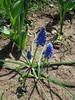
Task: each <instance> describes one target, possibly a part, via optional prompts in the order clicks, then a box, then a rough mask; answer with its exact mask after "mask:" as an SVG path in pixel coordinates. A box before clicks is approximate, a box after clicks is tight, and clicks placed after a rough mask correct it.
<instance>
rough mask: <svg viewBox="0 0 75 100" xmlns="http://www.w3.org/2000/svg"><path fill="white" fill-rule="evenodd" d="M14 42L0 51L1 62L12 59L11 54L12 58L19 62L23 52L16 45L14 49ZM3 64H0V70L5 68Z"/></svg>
mask: <svg viewBox="0 0 75 100" xmlns="http://www.w3.org/2000/svg"><path fill="white" fill-rule="evenodd" d="M12 46H13V42H12V41H10V42H9V43H8V44H7V45H6V46H4V47H3V48H2V49H1V50H0V59H1V60H5V59H6V58H10V56H9V54H10V53H11V54H12V56H13V57H14V58H15V59H16V60H18V59H19V58H20V56H21V51H20V50H19V49H18V47H17V46H16V45H14V47H13V49H12ZM3 64H4V63H3V62H0V69H1V68H2V66H3Z"/></svg>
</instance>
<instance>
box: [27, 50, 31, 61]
mask: <svg viewBox="0 0 75 100" xmlns="http://www.w3.org/2000/svg"><path fill="white" fill-rule="evenodd" d="M27 58H28V59H29V60H30V59H31V58H32V53H31V51H28V52H27Z"/></svg>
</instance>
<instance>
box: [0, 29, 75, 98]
mask: <svg viewBox="0 0 75 100" xmlns="http://www.w3.org/2000/svg"><path fill="white" fill-rule="evenodd" d="M46 38H47V37H46V30H45V28H44V27H42V28H41V29H40V32H39V33H38V36H36V37H35V39H34V40H33V42H32V49H31V50H29V51H27V52H25V51H24V50H23V51H22V56H23V58H24V59H25V61H23V62H22V61H13V60H5V61H3V60H0V62H5V65H6V63H14V64H16V67H15V68H12V69H11V68H10V67H8V68H10V69H11V70H14V71H15V72H17V73H18V74H19V75H20V78H19V82H20V83H21V85H22V89H23V90H24V91H25V88H26V87H25V82H26V80H27V78H28V77H32V78H33V79H34V80H35V81H34V82H35V83H34V84H35V86H37V87H38V85H39V86H40V88H41V90H42V91H43V93H44V95H45V97H46V98H47V100H50V97H48V95H47V94H46V91H45V89H44V86H43V84H46V83H47V82H48V84H49V83H53V84H56V85H58V86H60V87H61V88H63V89H64V90H66V91H67V93H69V94H70V95H71V96H72V97H73V100H74V99H75V96H74V95H73V94H72V93H71V91H70V90H69V88H70V87H75V84H73V83H71V82H63V81H61V80H58V79H57V78H56V77H54V76H52V75H48V74H47V73H46V72H44V71H45V70H44V68H46V67H48V66H49V67H51V65H52V64H54V65H55V64H58V65H61V64H68V63H69V64H75V61H74V62H48V60H49V59H50V58H51V57H53V45H52V43H50V42H49V43H48V44H47V45H46ZM34 43H35V44H34ZM34 45H36V48H35V50H34V48H33V46H34ZM40 47H42V51H41V52H40V55H39V56H40V57H39V59H38V60H37V61H36V59H37V58H36V54H37V51H38V48H40ZM21 69H25V70H23V71H22V70H21ZM45 81H46V83H45ZM48 84H46V85H47V86H48ZM35 86H34V88H35ZM48 88H49V87H48ZM31 92H32V91H31ZM53 93H54V92H53Z"/></svg>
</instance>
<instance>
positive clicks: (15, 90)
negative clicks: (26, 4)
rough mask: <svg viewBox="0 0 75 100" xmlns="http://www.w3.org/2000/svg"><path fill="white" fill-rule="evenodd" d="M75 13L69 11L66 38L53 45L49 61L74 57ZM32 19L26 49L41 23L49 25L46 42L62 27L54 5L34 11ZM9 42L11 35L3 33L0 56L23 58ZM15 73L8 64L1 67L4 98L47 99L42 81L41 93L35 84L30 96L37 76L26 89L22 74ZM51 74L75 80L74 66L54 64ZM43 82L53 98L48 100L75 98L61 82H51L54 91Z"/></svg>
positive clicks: (63, 78)
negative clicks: (12, 50) (20, 81)
mask: <svg viewBox="0 0 75 100" xmlns="http://www.w3.org/2000/svg"><path fill="white" fill-rule="evenodd" d="M72 13H73V12H71V13H70V14H67V15H66V16H65V19H64V26H63V33H64V42H63V44H62V45H60V46H59V49H56V48H55V49H54V57H53V58H51V59H50V60H49V61H75V18H74V17H73V14H72ZM29 19H31V20H32V24H33V25H32V27H30V28H29V33H28V43H27V44H28V46H27V48H26V49H29V45H30V43H31V42H32V40H33V32H38V30H39V29H40V27H41V26H45V27H46V31H47V42H49V41H51V40H52V38H53V36H54V35H55V34H56V33H57V30H58V28H59V15H58V10H57V8H56V7H55V6H54V7H53V8H49V7H45V8H44V9H43V10H42V11H38V12H36V13H31V14H30V16H29ZM9 42H10V41H9V39H6V38H4V37H3V36H2V35H0V59H7V58H11V59H18V58H19V59H21V57H20V54H18V53H20V52H17V51H16V49H15V50H14V52H15V53H12V52H11V51H10V48H11V43H9ZM8 44H9V45H8ZM6 45H8V46H6ZM5 46H6V48H5ZM40 51H41V50H40V49H39V52H38V54H37V59H38V58H39V56H40ZM16 57H17V58H16ZM9 66H11V65H9ZM12 67H13V66H11V68H12ZM57 67H58V68H57ZM14 74H15V72H12V71H10V70H7V69H5V68H2V69H1V70H0V93H1V94H3V100H47V98H46V96H45V95H44V93H43V91H42V90H41V88H40V86H39V84H37V86H38V90H39V92H40V94H41V96H40V95H39V93H38V92H37V89H36V88H35V89H34V91H33V93H32V95H31V96H30V93H31V91H32V89H33V87H34V85H35V84H34V79H31V78H29V79H27V81H26V92H23V91H22V90H21V88H20V84H19V83H18V78H19V75H16V76H15V77H13V78H11V77H12V76H13V75H14ZM48 74H49V75H54V76H55V77H56V78H57V79H61V80H62V81H67V82H68V81H71V82H72V83H74V84H75V66H68V65H66V66H64V65H61V66H54V68H49V69H48ZM42 85H43V84H42ZM43 86H44V90H45V92H46V93H47V96H48V97H49V98H50V99H49V100H73V98H72V97H71V96H69V95H68V94H67V92H66V91H64V90H63V89H62V88H61V87H59V86H56V85H54V84H52V83H50V87H51V90H52V91H50V90H49V89H48V88H47V87H46V86H45V84H44V85H43ZM70 90H71V91H72V93H73V94H74V95H75V88H71V89H70ZM56 93H57V94H58V95H57V94H56ZM29 96H30V97H29Z"/></svg>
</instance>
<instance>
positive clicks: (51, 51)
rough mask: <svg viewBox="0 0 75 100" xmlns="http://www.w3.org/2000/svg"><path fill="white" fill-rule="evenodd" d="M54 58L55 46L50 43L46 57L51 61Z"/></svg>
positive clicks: (45, 53)
mask: <svg viewBox="0 0 75 100" xmlns="http://www.w3.org/2000/svg"><path fill="white" fill-rule="evenodd" d="M52 56H53V45H52V43H50V42H49V43H48V45H47V48H46V50H45V52H44V57H45V58H48V59H49V58H51V57H52Z"/></svg>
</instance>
